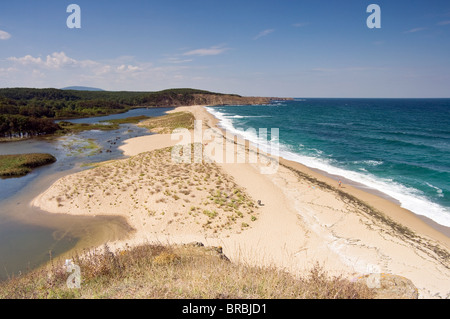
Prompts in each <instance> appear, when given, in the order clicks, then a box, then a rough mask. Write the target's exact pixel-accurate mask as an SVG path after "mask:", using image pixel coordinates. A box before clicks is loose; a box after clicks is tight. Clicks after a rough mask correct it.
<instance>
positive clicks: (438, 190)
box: [425, 182, 444, 197]
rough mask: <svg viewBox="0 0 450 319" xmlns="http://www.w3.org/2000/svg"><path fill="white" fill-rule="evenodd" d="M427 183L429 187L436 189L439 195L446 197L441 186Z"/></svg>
mask: <svg viewBox="0 0 450 319" xmlns="http://www.w3.org/2000/svg"><path fill="white" fill-rule="evenodd" d="M425 184H427V185H428V186H429V187H431V188H433V189H435V190H436V193H437V196H438V197H444V192H443V191H442V189H440V188H439V187H436V186H434V185H432V184H430V183H428V182H425Z"/></svg>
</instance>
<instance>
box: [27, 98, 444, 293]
mask: <svg viewBox="0 0 450 319" xmlns="http://www.w3.org/2000/svg"><path fill="white" fill-rule="evenodd" d="M182 111H184V112H191V113H192V114H193V115H194V116H195V118H196V119H197V120H202V123H203V127H202V130H203V131H204V130H207V129H209V128H212V129H214V131H215V132H217V134H224V132H223V131H222V130H220V129H219V128H218V127H217V119H215V118H214V117H213V116H212V115H211V114H210V113H208V112H207V111H206V109H205V108H204V106H200V105H199V106H189V107H179V108H177V109H176V110H174V111H173V112H182ZM193 142H194V140H191V141H188V143H185V145H184V146H186V147H188V146H189V147H190V143H193ZM222 142H223V143H224V145H225V146H232V147H234V146H235V143H237V145H245V141H243V140H240V139H237V140H236V141H231V140H229V139H223V137H222V136H220V138H219V139H217V138H216V139H211V140H208V139H204V140H203V141H202V144H203V148H204V150H207V149H211V148H212V147H214V146H217V145H218V144H217V143H219V144H220V143H222ZM178 143H179V140H172V139H171V134H155V135H151V136H144V137H138V138H134V139H130V140H127V141H125V144H124V145H123V146H122V147H121V148H122V150H123V151H124V153H125V155H127V156H130V157H129V158H127V159H124V160H117V161H112V162H108V163H104V164H100V165H98V166H97V167H95V168H93V169H90V170H86V171H82V172H80V173H76V174H73V175H69V176H65V177H63V178H61V179H60V180H58V181H57V182H55V183H54V184H53V185H52V186H51V187H50V188H49V189H47V190H45V191H44V192H43V193H42V194H40V195H39V196H38V197H36V198H35V199H34V200H33V202H32V205H34V206H36V207H39V208H40V209H42V210H45V211H48V212H51V213H63V214H71V215H79V216H98V215H111V216H122V217H124V218H126V219H127V221H128V223H129V224H130V226H131V227H132V228H133V229H134V231H133V232H132V233H130V236H129V238H127V239H126V240H122V241H116V242H111V243H108V245H109V246H110V247H111V248H113V249H123V248H124V247H125V246H126V245H137V244H139V243H143V242H162V243H189V242H193V241H198V242H202V243H204V244H205V245H215V246H222V248H223V252H224V254H225V255H226V256H227V257H228V258H230V260H232V261H235V262H244V263H248V264H251V265H261V266H269V265H270V266H276V267H280V268H283V269H285V270H287V271H289V272H292V273H293V274H301V273H302V272H304V271H306V270H308V269H310V268H311V267H312V266H313V265H314V264H315V263H319V264H320V265H322V266H323V267H324V268H325V269H326V270H327V271H328V272H329V273H330V274H332V275H343V276H344V277H346V278H356V277H358V276H361V275H363V274H370V273H388V274H395V275H399V276H404V277H406V278H408V279H410V280H412V282H413V283H414V285H415V286H416V287H417V288H418V290H419V298H449V297H450V238H449V237H448V234H445V233H442V232H439V231H437V230H436V229H434V228H432V227H431V226H429V225H428V224H427V223H425V222H424V221H423V220H422V219H421V218H419V217H417V216H416V215H414V214H413V213H411V212H409V211H407V210H405V209H403V208H401V207H400V206H399V205H397V204H396V203H394V202H392V201H390V200H388V199H386V198H383V197H381V196H377V195H376V194H373V193H370V192H366V191H363V190H361V189H358V188H356V187H353V186H350V185H348V184H346V183H344V185H343V186H342V187H338V185H337V182H336V181H335V180H334V179H332V178H330V177H327V176H324V175H322V174H320V173H319V172H317V171H314V170H312V169H309V168H307V167H305V166H304V165H301V164H298V163H294V162H291V161H287V160H285V159H282V158H280V159H279V166H278V169H277V170H276V171H275V172H274V173H273V174H261V169H262V168H263V167H264V166H265V164H264V163H248V162H245V163H214V162H213V163H174V162H173V161H171V155H172V153H171V150H172V149H171V148H172V147H173V146H174V145H176V144H178ZM227 143H228V144H230V145H228V144H227ZM243 149H244V155H245V154H248V152H255V151H257V150H256V149H254V148H253V147H250V146H249V147H248V150H246V151H245V147H244V148H243ZM258 201H261V202H260V203H261V204H259V203H258Z"/></svg>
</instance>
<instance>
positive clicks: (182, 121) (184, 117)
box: [141, 112, 195, 134]
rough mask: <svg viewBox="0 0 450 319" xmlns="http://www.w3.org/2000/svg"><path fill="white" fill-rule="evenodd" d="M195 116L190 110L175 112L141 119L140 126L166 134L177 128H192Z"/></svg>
mask: <svg viewBox="0 0 450 319" xmlns="http://www.w3.org/2000/svg"><path fill="white" fill-rule="evenodd" d="M194 120H195V117H194V115H193V114H192V113H190V112H176V113H170V114H167V115H163V116H159V117H154V118H151V119H149V120H146V121H143V122H142V123H141V125H142V126H144V127H146V128H148V129H149V130H151V131H152V132H155V133H160V134H167V133H172V132H173V130H175V129H177V128H186V129H188V130H193V129H194Z"/></svg>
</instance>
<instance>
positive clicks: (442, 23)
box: [438, 20, 450, 25]
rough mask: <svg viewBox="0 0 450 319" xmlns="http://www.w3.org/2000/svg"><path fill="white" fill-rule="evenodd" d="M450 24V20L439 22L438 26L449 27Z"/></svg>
mask: <svg viewBox="0 0 450 319" xmlns="http://www.w3.org/2000/svg"><path fill="white" fill-rule="evenodd" d="M447 24H450V20H446V21H441V22H438V25H447Z"/></svg>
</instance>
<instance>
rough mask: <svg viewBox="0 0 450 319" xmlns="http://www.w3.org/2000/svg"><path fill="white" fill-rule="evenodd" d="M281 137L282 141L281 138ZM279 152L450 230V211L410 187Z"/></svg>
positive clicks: (225, 124)
mask: <svg viewBox="0 0 450 319" xmlns="http://www.w3.org/2000/svg"><path fill="white" fill-rule="evenodd" d="M206 109H207V110H208V111H209V112H210V113H211V114H212V115H214V116H215V117H216V118H218V119H219V123H220V124H219V125H220V126H221V127H222V128H223V129H225V130H227V131H229V132H231V133H233V134H235V135H238V136H241V137H242V138H244V139H247V140H249V141H250V142H251V143H253V144H255V145H256V146H258V147H260V148H261V150H262V151H264V152H266V153H271V147H270V145H269V144H270V143H268V141H267V140H263V139H260V138H259V137H258V136H257V135H256V134H255V132H254V131H244V130H242V129H238V128H235V127H234V125H233V122H232V121H231V120H230V119H228V118H227V117H226V116H224V115H223V113H221V112H218V111H216V110H214V109H212V108H206ZM280 138H281V139H282V137H281V136H280ZM299 145H300V144H299ZM276 149H277V151H278V152H279V153H278V154H274V155H279V156H280V157H283V158H285V159H287V160H291V161H295V162H298V163H301V164H303V165H306V166H308V167H311V168H315V169H319V170H322V171H325V172H327V173H329V174H332V175H338V176H343V177H345V178H348V179H349V180H352V181H354V182H357V183H360V184H363V185H365V186H367V187H369V188H372V189H376V190H379V191H381V192H383V193H385V194H386V195H388V196H390V197H392V198H394V199H396V200H398V201H399V202H400V205H401V207H403V208H405V209H408V210H410V211H412V212H413V213H415V214H417V215H422V216H425V217H428V218H430V219H432V220H434V221H435V222H437V223H438V224H441V225H444V226H447V227H450V209H448V208H446V207H443V206H441V205H439V204H437V203H434V202H431V201H430V200H429V199H428V198H426V196H425V195H424V193H423V192H421V191H419V190H417V189H415V188H411V187H407V186H405V185H402V184H399V183H397V182H394V181H393V180H392V179H391V178H381V177H378V176H375V175H373V174H370V173H367V172H365V171H359V172H357V171H351V170H348V169H344V168H340V167H338V166H337V165H336V163H335V162H333V161H332V160H330V159H327V158H324V157H321V153H320V152H316V154H317V156H311V155H309V156H306V155H302V154H299V153H297V152H295V151H293V150H292V147H289V146H288V145H285V144H283V143H282V142H280V141H279V142H278V143H277V148H276ZM360 163H363V164H365V165H371V166H379V165H382V164H383V162H382V161H374V160H365V161H360ZM430 185H431V184H430ZM437 191H438V190H437Z"/></svg>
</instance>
